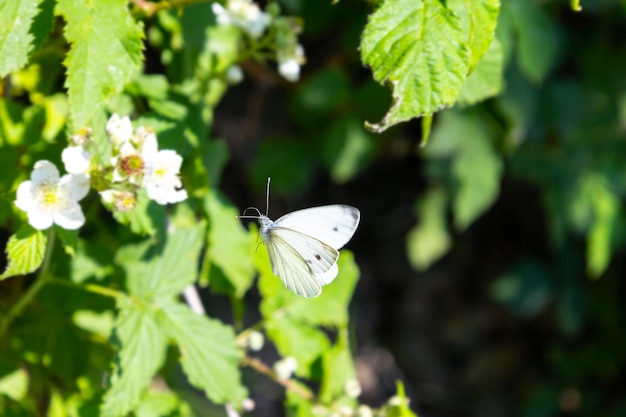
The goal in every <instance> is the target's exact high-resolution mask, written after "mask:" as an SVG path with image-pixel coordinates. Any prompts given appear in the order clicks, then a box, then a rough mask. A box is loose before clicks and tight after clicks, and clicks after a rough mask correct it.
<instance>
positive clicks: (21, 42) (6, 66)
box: [0, 0, 43, 78]
mask: <svg viewBox="0 0 626 417" xmlns="http://www.w3.org/2000/svg"><path fill="white" fill-rule="evenodd" d="M42 1H43V0H1V1H0V78H4V76H5V75H7V74H8V73H10V72H12V71H17V70H19V69H20V68H22V67H23V66H24V65H25V64H26V60H27V59H28V54H29V53H30V51H31V50H32V49H33V41H34V39H35V37H34V36H33V34H32V33H31V28H32V24H33V20H34V18H35V16H36V15H37V13H38V12H39V9H38V7H39V4H40V3H41V2H42Z"/></svg>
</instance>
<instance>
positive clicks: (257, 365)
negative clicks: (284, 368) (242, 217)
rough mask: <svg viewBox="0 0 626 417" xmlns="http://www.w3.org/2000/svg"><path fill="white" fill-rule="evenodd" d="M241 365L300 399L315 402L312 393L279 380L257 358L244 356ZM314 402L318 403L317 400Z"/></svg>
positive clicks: (287, 380) (294, 384)
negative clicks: (266, 377)
mask: <svg viewBox="0 0 626 417" xmlns="http://www.w3.org/2000/svg"><path fill="white" fill-rule="evenodd" d="M241 363H242V364H243V365H246V366H249V367H250V368H252V369H254V370H256V371H257V372H259V373H261V374H263V375H266V376H268V377H270V378H271V379H272V380H274V381H275V382H276V383H278V384H280V385H282V386H283V387H285V388H286V389H288V390H290V391H292V392H294V393H295V394H297V395H299V396H300V397H302V398H304V399H305V400H315V395H313V393H312V392H311V391H309V390H308V389H306V388H304V387H302V386H300V385H298V384H296V383H295V382H294V381H292V380H291V379H281V378H279V377H278V375H277V374H276V372H274V371H273V370H272V368H270V367H269V366H267V365H266V364H264V363H263V362H261V361H260V360H259V359H257V358H251V357H249V356H244V357H243V359H242V360H241ZM315 402H318V401H317V400H316V401H315Z"/></svg>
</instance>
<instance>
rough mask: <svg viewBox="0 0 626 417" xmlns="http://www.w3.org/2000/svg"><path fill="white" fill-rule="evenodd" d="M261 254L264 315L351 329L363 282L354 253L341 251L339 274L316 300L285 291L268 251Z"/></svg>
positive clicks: (260, 267)
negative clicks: (355, 298)
mask: <svg viewBox="0 0 626 417" xmlns="http://www.w3.org/2000/svg"><path fill="white" fill-rule="evenodd" d="M258 252H261V253H260V254H258V255H257V267H258V268H259V270H260V271H261V276H260V278H259V291H260V292H261V295H262V296H263V301H262V302H261V314H263V317H265V319H266V320H271V319H273V318H275V317H277V316H282V315H283V314H285V313H286V314H287V315H288V316H289V317H290V318H292V319H294V320H296V321H299V322H302V323H306V324H307V325H324V326H337V327H345V326H347V324H348V306H349V304H350V300H351V299H352V294H353V293H354V288H355V286H356V283H357V281H358V278H359V269H358V267H357V265H356V263H355V262H354V255H353V254H352V252H349V251H347V250H342V251H341V255H340V256H339V261H338V263H337V265H338V267H339V274H338V275H337V277H336V278H335V280H334V281H333V282H332V283H330V284H328V285H326V286H324V287H323V289H322V293H321V294H320V295H319V296H318V297H315V298H304V297H301V296H299V295H296V294H294V293H292V292H291V291H289V290H288V289H287V288H285V285H284V284H283V282H282V281H281V280H280V278H278V277H277V276H275V275H274V274H273V273H272V270H271V267H270V265H269V260H268V257H267V252H266V251H265V249H264V248H259V250H258Z"/></svg>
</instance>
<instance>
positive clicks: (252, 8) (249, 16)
mask: <svg viewBox="0 0 626 417" xmlns="http://www.w3.org/2000/svg"><path fill="white" fill-rule="evenodd" d="M211 7H212V8H213V13H215V16H216V18H217V22H218V23H219V24H221V25H229V24H232V25H236V26H239V27H240V28H241V29H243V30H244V31H246V32H247V33H248V34H249V35H250V36H251V37H253V38H258V37H259V36H261V35H262V34H263V32H264V31H265V29H267V27H268V26H269V24H270V23H271V21H272V18H271V16H270V15H269V14H267V13H265V12H262V11H261V9H259V6H258V5H257V4H256V3H254V2H252V1H251V0H228V2H227V4H226V8H224V7H223V6H222V5H221V4H219V3H217V2H216V3H213V4H212V5H211Z"/></svg>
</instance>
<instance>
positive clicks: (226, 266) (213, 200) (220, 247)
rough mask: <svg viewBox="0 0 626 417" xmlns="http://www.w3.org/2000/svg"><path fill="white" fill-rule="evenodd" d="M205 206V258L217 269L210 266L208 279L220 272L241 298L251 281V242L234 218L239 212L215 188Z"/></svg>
mask: <svg viewBox="0 0 626 417" xmlns="http://www.w3.org/2000/svg"><path fill="white" fill-rule="evenodd" d="M204 208H205V210H206V212H207V214H208V216H209V219H210V226H209V235H208V245H207V257H206V261H207V262H210V263H211V264H212V265H213V267H214V268H215V267H217V268H219V269H220V271H216V270H215V269H211V272H210V273H211V276H210V277H209V278H210V280H213V278H214V277H215V274H218V273H219V272H221V273H222V274H223V277H224V278H225V280H226V281H227V282H228V283H229V286H230V287H231V288H232V292H233V293H234V294H235V296H236V297H239V298H241V297H243V295H244V294H245V292H246V291H247V290H248V288H250V286H251V285H252V282H253V280H254V263H253V254H254V246H255V245H254V241H253V240H252V238H251V237H250V234H249V233H247V232H246V230H245V229H244V228H243V226H242V224H241V220H239V219H237V218H236V217H235V216H237V215H238V214H240V213H239V212H238V211H237V210H236V209H235V208H234V207H233V206H232V205H230V204H228V203H227V202H226V201H225V199H224V197H222V196H220V195H219V194H217V192H216V191H215V190H212V191H211V192H209V193H208V194H207V196H206V198H205V199H204ZM213 283H214V282H213ZM229 292H230V291H229Z"/></svg>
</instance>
